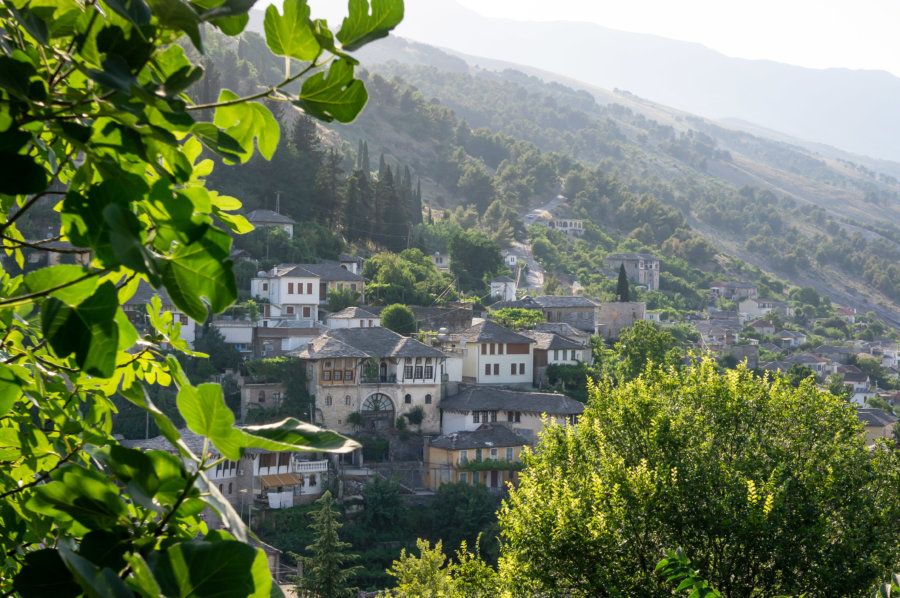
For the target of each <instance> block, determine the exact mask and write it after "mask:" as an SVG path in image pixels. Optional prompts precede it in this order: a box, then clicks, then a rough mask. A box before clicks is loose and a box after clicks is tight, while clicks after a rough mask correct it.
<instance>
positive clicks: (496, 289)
mask: <svg viewBox="0 0 900 598" xmlns="http://www.w3.org/2000/svg"><path fill="white" fill-rule="evenodd" d="M491 297H500V301H515V300H516V281H515V280H513V279H512V278H510V277H509V276H498V277H496V278H494V279H493V280H491Z"/></svg>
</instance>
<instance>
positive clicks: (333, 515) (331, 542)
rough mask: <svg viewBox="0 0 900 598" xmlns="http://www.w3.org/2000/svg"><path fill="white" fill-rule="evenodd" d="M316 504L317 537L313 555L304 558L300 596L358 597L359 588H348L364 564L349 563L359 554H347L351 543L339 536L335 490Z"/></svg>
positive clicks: (309, 597) (328, 492) (309, 547)
mask: <svg viewBox="0 0 900 598" xmlns="http://www.w3.org/2000/svg"><path fill="white" fill-rule="evenodd" d="M316 504H317V505H321V506H320V507H319V510H318V512H316V513H315V515H314V516H313V517H314V518H315V520H314V522H313V523H312V524H310V527H312V528H313V530H315V532H316V540H315V542H313V543H312V544H310V545H309V546H307V547H306V550H307V551H308V552H311V553H312V556H311V557H300V561H301V562H302V563H303V577H301V578H299V579H298V580H297V595H298V596H304V597H306V598H343V597H344V596H347V597H349V596H355V595H356V588H350V587H348V586H347V583H348V582H349V581H350V578H352V577H353V576H354V575H355V574H356V571H357V570H358V569H360V567H359V566H356V567H348V566H347V565H346V563H347V562H349V561H351V560H353V559H355V558H356V555H353V554H346V553H345V552H344V551H345V550H346V549H347V548H349V547H350V543H349V542H341V540H340V538H338V530H339V529H340V528H341V524H340V523H338V521H337V515H338V512H337V511H336V510H335V509H334V508H333V507H332V499H331V492H330V491H325V494H323V495H322V498H320V499H319V500H317V501H316ZM294 556H297V555H294Z"/></svg>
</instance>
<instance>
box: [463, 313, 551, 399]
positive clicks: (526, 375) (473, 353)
mask: <svg viewBox="0 0 900 598" xmlns="http://www.w3.org/2000/svg"><path fill="white" fill-rule="evenodd" d="M445 347H446V348H448V349H463V372H462V374H463V382H465V383H467V384H490V385H495V386H496V385H507V386H525V387H529V388H530V387H531V386H532V383H533V378H534V341H533V340H532V339H530V338H528V337H527V336H522V335H521V334H518V333H516V332H513V331H512V330H508V329H506V328H504V327H503V326H501V325H499V324H497V323H496V322H492V321H490V320H484V321H483V322H481V323H479V324H475V325H474V326H472V327H471V328H468V329H467V330H465V331H463V332H462V333H459V334H451V335H449V338H448V341H447V342H446V344H445Z"/></svg>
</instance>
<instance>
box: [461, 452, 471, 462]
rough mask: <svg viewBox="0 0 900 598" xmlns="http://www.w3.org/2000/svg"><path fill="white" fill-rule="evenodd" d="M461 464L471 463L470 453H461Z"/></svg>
mask: <svg viewBox="0 0 900 598" xmlns="http://www.w3.org/2000/svg"><path fill="white" fill-rule="evenodd" d="M459 462H460V463H468V462H469V451H459Z"/></svg>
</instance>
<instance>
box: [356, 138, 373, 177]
mask: <svg viewBox="0 0 900 598" xmlns="http://www.w3.org/2000/svg"><path fill="white" fill-rule="evenodd" d="M359 169H360V170H362V171H363V172H364V173H365V174H366V178H368V177H369V173H370V172H372V167H371V166H370V165H369V142H368V141H363V147H362V157H361V158H360V159H359Z"/></svg>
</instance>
